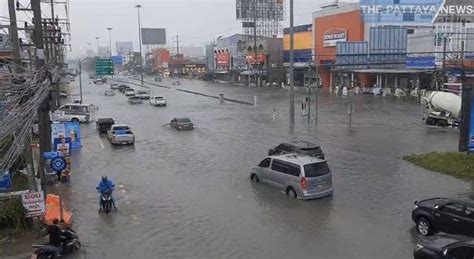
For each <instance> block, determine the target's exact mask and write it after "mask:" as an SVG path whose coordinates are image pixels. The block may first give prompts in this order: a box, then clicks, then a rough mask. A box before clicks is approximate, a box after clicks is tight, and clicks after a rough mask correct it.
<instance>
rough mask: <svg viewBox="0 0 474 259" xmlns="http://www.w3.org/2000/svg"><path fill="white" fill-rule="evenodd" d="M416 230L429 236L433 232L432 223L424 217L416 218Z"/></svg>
mask: <svg viewBox="0 0 474 259" xmlns="http://www.w3.org/2000/svg"><path fill="white" fill-rule="evenodd" d="M416 231H418V233H420V234H422V235H423V236H429V235H431V234H432V232H433V231H432V227H431V223H430V222H429V221H428V220H427V219H426V218H424V217H420V218H418V219H417V220H416Z"/></svg>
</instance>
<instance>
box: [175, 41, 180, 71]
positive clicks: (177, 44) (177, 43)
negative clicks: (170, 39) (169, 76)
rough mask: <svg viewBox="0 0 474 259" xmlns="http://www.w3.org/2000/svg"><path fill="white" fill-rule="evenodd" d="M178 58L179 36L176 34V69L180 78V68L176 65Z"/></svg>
mask: <svg viewBox="0 0 474 259" xmlns="http://www.w3.org/2000/svg"><path fill="white" fill-rule="evenodd" d="M178 58H179V35H177V34H176V61H175V62H176V65H177V66H176V67H177V69H178V78H179V77H180V75H181V69H180V66H179V64H178Z"/></svg>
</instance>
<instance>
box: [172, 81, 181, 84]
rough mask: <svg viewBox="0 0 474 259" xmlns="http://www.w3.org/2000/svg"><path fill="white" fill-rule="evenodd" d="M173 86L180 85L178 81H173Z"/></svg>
mask: <svg viewBox="0 0 474 259" xmlns="http://www.w3.org/2000/svg"><path fill="white" fill-rule="evenodd" d="M173 85H181V82H180V81H174V82H173Z"/></svg>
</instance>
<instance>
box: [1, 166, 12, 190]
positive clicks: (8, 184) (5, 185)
mask: <svg viewBox="0 0 474 259" xmlns="http://www.w3.org/2000/svg"><path fill="white" fill-rule="evenodd" d="M11 188H12V179H11V177H10V172H9V171H6V172H5V174H3V175H0V191H8V190H10V189H11Z"/></svg>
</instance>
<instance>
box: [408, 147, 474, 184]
mask: <svg viewBox="0 0 474 259" xmlns="http://www.w3.org/2000/svg"><path fill="white" fill-rule="evenodd" d="M403 159H404V160H406V161H408V162H410V163H413V164H415V165H417V166H420V167H423V168H425V169H428V170H432V171H436V172H440V173H443V174H447V175H451V176H454V177H457V178H461V179H469V180H474V155H468V154H465V153H457V152H444V153H438V152H431V153H428V154H421V155H416V154H413V155H409V156H404V157H403Z"/></svg>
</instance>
